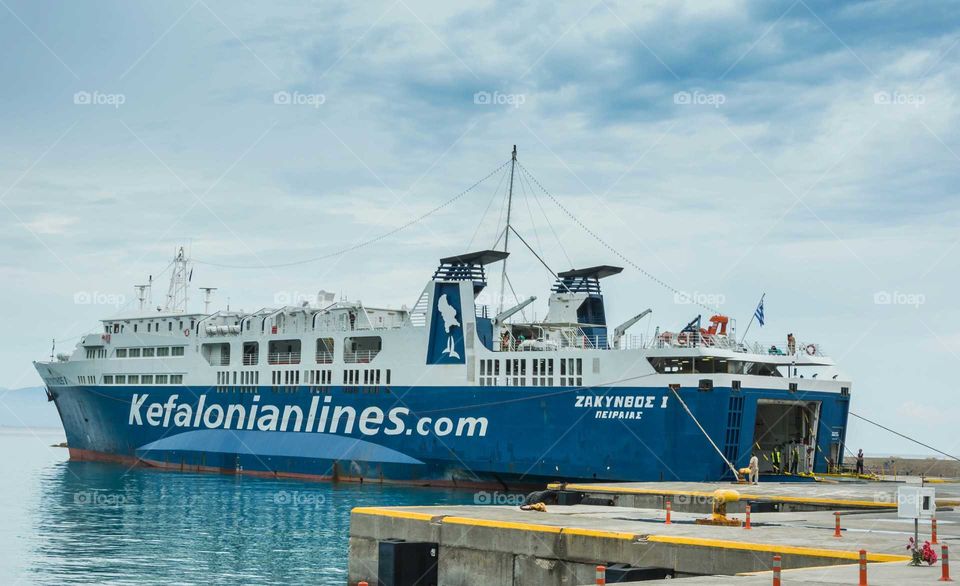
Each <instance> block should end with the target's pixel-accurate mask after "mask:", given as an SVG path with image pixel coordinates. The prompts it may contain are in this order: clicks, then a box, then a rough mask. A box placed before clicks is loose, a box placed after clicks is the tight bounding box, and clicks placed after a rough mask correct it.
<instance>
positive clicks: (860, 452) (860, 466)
mask: <svg viewBox="0 0 960 586" xmlns="http://www.w3.org/2000/svg"><path fill="white" fill-rule="evenodd" d="M857 474H858V475H859V474H863V448H861V449H860V450H858V451H857Z"/></svg>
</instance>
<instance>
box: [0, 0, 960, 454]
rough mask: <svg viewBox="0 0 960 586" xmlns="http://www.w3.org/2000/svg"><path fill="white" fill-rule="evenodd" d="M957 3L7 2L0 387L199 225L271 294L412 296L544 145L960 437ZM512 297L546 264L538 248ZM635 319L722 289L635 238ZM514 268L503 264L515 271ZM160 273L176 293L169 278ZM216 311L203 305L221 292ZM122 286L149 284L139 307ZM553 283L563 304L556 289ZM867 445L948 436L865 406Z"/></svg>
mask: <svg viewBox="0 0 960 586" xmlns="http://www.w3.org/2000/svg"><path fill="white" fill-rule="evenodd" d="M958 23H960V6H958V5H956V4H952V3H929V2H920V1H916V2H911V1H898V2H892V1H889V2H888V1H872V2H846V3H839V4H838V3H835V2H829V1H822V2H820V1H813V0H796V1H793V2H791V1H783V2H781V1H767V2H748V1H729V2H723V1H720V2H710V3H705V2H697V1H689V2H677V1H663V2H655V1H644V2H627V1H616V0H597V1H596V2H591V1H589V0H588V1H587V2H566V3H539V4H533V3H516V2H497V1H495V2H474V3H471V6H470V7H469V8H467V7H461V6H460V5H459V3H448V2H426V1H415V0H387V1H385V2H364V3H355V2H327V3H323V4H320V5H316V6H313V7H304V6H301V5H292V4H289V5H288V4H281V3H261V4H253V3H245V4H242V5H237V4H236V3H231V2H220V1H214V0H196V1H191V0H188V1H186V2H178V1H172V0H171V1H166V2H161V3H136V4H135V3H130V2H109V1H103V2H66V1H64V2H28V1H20V0H2V1H0V79H2V80H3V82H2V83H0V106H2V107H0V128H2V132H0V245H2V250H3V254H2V255H0V279H2V283H3V287H2V288H0V302H2V304H3V306H4V307H6V308H7V309H8V311H7V313H8V316H7V317H6V319H5V323H6V327H5V328H4V331H5V333H6V335H5V336H4V341H3V342H2V343H0V344H2V350H3V351H2V353H0V386H4V387H10V388H16V387H22V386H30V385H35V384H38V383H39V378H38V377H37V376H36V374H35V373H34V372H33V370H32V367H31V365H30V361H31V360H33V359H38V358H43V357H45V356H47V355H48V354H49V351H50V340H51V339H52V338H57V339H58V340H62V341H61V342H60V343H58V346H57V348H58V351H64V350H68V349H69V348H70V347H71V346H72V345H73V344H74V343H75V338H76V336H78V335H80V334H82V333H83V332H85V331H88V330H90V329H92V328H94V327H96V320H98V319H100V318H103V317H107V316H109V315H111V314H114V313H116V312H118V311H121V310H123V309H124V308H126V309H130V303H131V302H132V300H133V297H134V289H133V285H135V284H138V283H142V282H144V281H145V280H146V279H147V276H148V275H155V276H159V275H160V274H161V271H162V270H163V269H164V267H166V266H167V264H168V262H169V259H170V257H171V255H172V253H173V250H174V249H175V247H176V246H177V245H178V244H180V243H183V244H187V245H188V246H189V247H190V251H191V255H192V257H193V258H195V259H196V260H197V261H204V262H207V263H214V264H219V265H240V266H257V267H260V268H256V269H230V268H226V267H222V266H214V264H197V265H196V271H195V273H194V284H195V285H197V286H214V287H219V290H218V292H217V298H216V301H217V303H218V304H219V305H223V304H226V303H227V301H228V300H229V303H230V305H231V307H232V308H244V309H247V310H255V309H258V308H260V307H263V306H265V305H271V304H274V303H275V300H285V299H288V298H296V297H298V296H301V295H312V294H314V293H315V292H316V291H317V290H319V289H325V290H328V291H334V292H337V293H338V294H344V295H347V296H349V297H350V298H354V299H356V298H359V299H361V300H362V301H364V302H365V303H367V304H387V305H393V306H400V305H401V304H408V305H410V304H412V303H414V302H415V301H416V297H417V296H418V294H419V292H420V289H421V287H422V286H423V283H424V281H425V279H427V278H429V276H430V274H431V272H432V270H433V268H434V266H435V264H436V259H437V258H438V257H440V256H445V255H450V254H455V253H458V252H463V251H465V250H467V249H478V248H485V247H488V246H490V245H492V244H493V243H494V240H495V238H496V235H497V232H498V224H499V225H500V226H502V194H503V187H502V185H500V188H499V189H498V180H499V179H501V174H495V175H494V176H493V177H491V178H490V179H488V180H487V181H486V182H484V183H483V184H481V186H480V187H478V188H477V189H475V190H473V191H471V192H470V193H469V194H467V195H466V196H464V197H462V198H461V199H459V200H457V201H456V202H455V203H454V204H452V205H450V206H447V207H444V208H443V209H442V210H441V211H439V212H437V213H435V214H432V215H430V216H429V217H427V219H425V220H424V221H422V222H417V223H415V224H413V225H411V226H410V227H409V228H407V229H405V230H402V231H400V232H398V233H396V234H394V235H392V236H389V237H388V238H385V239H382V240H380V241H378V242H376V243H374V244H372V245H369V246H365V247H362V248H359V249H357V250H354V251H353V252H350V253H348V254H345V255H341V256H339V257H331V258H328V259H326V260H321V261H318V262H314V263H306V264H299V265H294V266H289V267H274V268H264V267H270V266H271V265H278V264H284V263H290V262H295V261H298V260H301V259H310V258H316V257H319V256H323V255H325V254H329V253H331V252H335V251H337V250H340V249H343V248H345V247H350V246H352V245H355V244H357V243H363V242H366V241H367V240H369V239H371V238H375V237H377V236H378V235H380V234H383V233H385V232H388V231H390V230H392V229H393V228H395V227H397V226H400V225H402V224H404V223H406V222H408V221H410V220H411V219H414V218H416V217H418V216H420V215H423V214H425V213H426V212H428V211H429V210H431V209H432V208H434V207H436V206H438V205H440V204H442V203H443V202H445V201H447V200H449V199H450V198H452V197H453V196H454V195H456V194H458V193H460V192H462V191H463V190H464V189H466V188H467V187H470V186H471V185H472V184H474V183H475V182H476V181H478V180H479V179H481V178H483V177H485V176H486V175H488V174H489V173H490V172H491V171H493V170H494V169H497V168H498V167H500V165H502V164H503V163H504V162H505V161H506V160H508V158H509V154H510V149H511V146H512V145H513V144H517V145H518V148H519V153H520V155H519V156H520V161H521V163H522V164H523V165H524V166H525V168H527V169H529V170H530V172H531V173H532V174H533V175H534V176H535V177H536V178H537V179H538V180H539V181H540V183H541V184H542V185H543V187H544V188H545V189H546V190H548V191H549V192H550V193H552V194H553V195H554V196H555V197H556V198H557V200H558V201H560V202H561V203H562V205H563V206H564V207H565V208H566V209H568V210H569V211H570V212H571V213H572V214H574V215H575V216H576V217H577V219H578V220H579V221H580V222H582V223H583V224H584V225H585V226H587V227H588V228H589V229H590V230H592V231H594V232H595V233H596V234H598V235H600V236H601V238H603V239H604V240H605V241H606V242H607V243H609V244H610V245H611V246H612V247H613V248H615V249H616V250H617V251H619V252H620V253H622V254H623V255H624V256H625V257H626V258H628V259H629V261H630V262H631V263H632V264H634V265H636V267H642V268H643V269H644V270H645V271H647V272H649V273H650V274H652V275H654V276H655V277H657V278H658V279H660V280H661V281H663V282H665V283H667V284H669V285H670V286H671V287H673V288H675V289H676V290H680V291H683V292H685V293H687V294H689V295H690V296H693V297H695V298H697V299H702V300H705V301H708V302H710V304H716V305H719V306H720V308H721V309H722V310H723V311H724V312H726V313H729V314H730V315H731V316H732V317H734V318H736V319H737V320H738V323H739V325H740V328H741V331H742V329H743V328H744V327H745V326H746V323H747V322H748V321H749V318H750V315H751V313H752V311H753V307H754V305H755V304H756V302H757V299H758V298H759V297H760V295H761V293H763V292H766V295H767V296H766V314H767V324H766V326H765V327H764V328H762V329H760V328H757V327H756V326H755V327H754V329H753V330H751V337H753V336H754V334H756V339H758V340H760V341H765V342H772V341H775V342H778V343H781V344H782V343H783V340H784V338H785V336H786V334H787V333H788V332H794V333H795V334H796V335H797V337H798V338H799V339H800V340H801V341H803V342H806V341H814V342H817V343H819V344H820V345H821V347H822V348H823V349H824V350H825V351H826V352H828V353H830V354H832V355H833V356H835V357H836V358H838V359H839V360H840V362H841V364H842V368H843V371H844V372H846V373H847V374H849V376H850V377H852V379H853V380H854V381H855V383H854V393H855V399H854V403H853V409H854V411H855V412H858V413H860V414H862V415H865V416H868V417H871V418H875V419H877V420H879V421H881V422H884V423H886V424H888V425H891V426H893V427H895V428H897V429H898V430H901V431H903V432H905V433H908V434H911V435H916V436H918V437H920V438H922V439H924V440H926V441H928V442H929V443H931V444H933V445H935V446H937V447H939V448H941V449H944V450H946V451H948V452H953V453H956V452H957V451H960V445H958V440H957V435H956V432H955V428H954V427H953V425H955V424H956V422H957V421H958V419H960V408H958V403H957V400H956V394H955V393H956V388H955V385H956V383H955V382H954V378H955V377H954V376H953V373H954V372H955V371H956V370H957V368H958V366H960V334H958V328H960V312H958V311H957V309H956V308H955V307H954V306H953V305H952V300H953V299H954V297H955V291H954V290H953V287H955V286H956V285H957V283H958V279H957V277H956V273H957V270H958V268H960V267H958V261H957V257H958V252H960V247H958V246H957V243H958V238H960V233H958V230H957V226H958V221H960V209H958V203H960V202H958V194H957V189H958V188H957V186H958V185H960V181H958V178H960V177H958V175H960V173H958V168H960V167H958V165H960V140H958V138H957V137H958V133H957V130H958V114H960V103H958V91H957V90H958V87H957V80H958V79H960V66H958V63H960V48H958V47H957V44H958V40H960V25H958ZM515 194H516V195H517V196H518V197H517V199H516V200H515V204H516V205H515V206H514V222H515V224H516V227H517V229H518V230H519V231H520V232H521V233H522V234H524V235H525V238H526V239H527V241H528V242H530V244H531V246H533V247H534V248H535V249H536V250H537V251H538V253H540V254H542V256H543V258H544V259H545V260H546V261H547V263H548V264H550V265H551V267H552V268H553V269H554V270H562V269H566V268H570V267H571V266H572V265H575V266H588V265H590V264H598V263H610V264H625V263H624V261H623V260H622V259H621V258H618V257H616V256H615V255H614V254H613V253H612V252H610V251H609V250H607V249H606V248H605V247H604V246H603V245H601V244H599V243H598V242H597V241H596V240H594V239H593V238H592V237H591V236H589V235H588V234H587V233H586V232H585V231H584V230H582V229H581V228H580V226H578V225H577V224H576V223H575V222H574V221H572V220H571V219H570V218H569V217H567V216H566V215H565V214H564V213H563V212H562V211H561V210H560V209H559V208H558V207H557V206H556V205H555V204H554V203H553V202H552V201H551V200H550V199H549V198H548V197H547V196H546V195H545V194H544V193H543V192H541V191H539V190H538V188H536V186H535V185H534V184H533V183H532V182H530V183H522V182H521V183H519V184H518V185H517V189H516V190H515ZM514 250H515V254H514V255H513V257H512V258H511V265H510V266H511V269H513V274H514V278H513V284H514V286H515V289H516V292H517V294H518V295H522V296H526V295H539V296H540V297H541V301H542V300H543V299H545V297H546V294H545V293H546V291H547V288H548V287H549V284H550V280H551V279H550V276H549V274H547V272H546V270H545V269H543V268H542V266H541V265H540V264H539V263H538V262H537V261H536V260H535V259H534V258H533V257H532V256H531V255H530V254H529V253H526V252H525V251H524V250H523V249H522V248H515V249H514ZM605 285H606V291H607V298H608V308H609V312H610V314H611V316H610V318H611V319H610V321H611V322H619V321H622V320H623V319H625V318H627V317H629V316H630V315H633V314H634V313H637V312H639V311H640V310H642V309H645V308H647V307H650V308H653V310H654V313H653V320H652V321H651V322H650V323H649V324H648V323H646V322H643V323H641V324H640V325H638V326H637V330H636V331H635V333H638V334H639V333H646V332H648V331H650V330H649V328H651V327H655V325H661V326H663V327H665V328H671V329H677V328H679V327H681V326H682V325H683V324H684V323H686V321H688V320H689V319H691V318H692V317H694V316H695V315H696V313H698V308H697V307H696V306H695V305H690V304H688V303H683V302H682V301H683V298H680V301H681V302H678V299H677V297H676V295H675V293H674V292H672V291H671V290H670V289H668V288H665V287H663V286H661V285H659V284H657V283H656V282H655V281H653V280H651V279H649V278H647V277H646V276H644V274H642V273H641V272H640V271H638V270H637V269H636V268H634V267H633V266H628V268H627V269H626V270H625V271H624V273H623V274H621V275H619V276H617V277H613V278H611V279H609V280H608V281H607V282H605ZM495 288H496V287H495ZM164 289H165V281H161V282H160V283H159V284H158V286H157V288H156V290H155V296H154V298H155V300H160V299H161V298H162V294H163V293H164ZM194 299H195V303H194V305H193V307H194V308H195V309H201V308H202V304H200V303H199V295H197V294H195V296H194ZM125 304H126V305H125ZM543 309H544V306H543V305H542V304H540V305H539V306H538V309H537V311H538V313H539V315H541V316H542V315H543ZM849 440H850V442H851V444H855V445H856V446H857V447H859V446H863V447H864V448H865V449H866V450H867V451H868V452H873V453H877V452H895V453H923V452H924V450H923V449H921V448H917V447H914V446H912V445H910V444H907V443H904V442H903V441H902V440H898V439H896V438H894V437H893V436H890V435H889V434H887V433H886V432H883V431H879V430H877V429H875V428H871V427H868V426H865V425H864V424H861V423H859V422H857V421H855V420H854V421H852V422H851V434H850V437H849Z"/></svg>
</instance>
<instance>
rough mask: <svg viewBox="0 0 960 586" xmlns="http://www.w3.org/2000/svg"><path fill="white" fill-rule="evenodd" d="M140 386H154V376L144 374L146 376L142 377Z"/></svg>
mask: <svg viewBox="0 0 960 586" xmlns="http://www.w3.org/2000/svg"><path fill="white" fill-rule="evenodd" d="M140 384H144V385H152V384H153V375H152V374H144V375H141V376H140Z"/></svg>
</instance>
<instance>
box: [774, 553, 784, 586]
mask: <svg viewBox="0 0 960 586" xmlns="http://www.w3.org/2000/svg"><path fill="white" fill-rule="evenodd" d="M782 560H783V558H781V557H780V556H779V555H775V556H773V586H780V570H781V569H782V568H781V563H782Z"/></svg>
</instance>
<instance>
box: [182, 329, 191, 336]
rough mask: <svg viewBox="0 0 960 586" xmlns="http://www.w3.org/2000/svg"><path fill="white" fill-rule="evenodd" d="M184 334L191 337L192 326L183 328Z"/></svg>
mask: <svg viewBox="0 0 960 586" xmlns="http://www.w3.org/2000/svg"><path fill="white" fill-rule="evenodd" d="M183 335H184V336H186V337H188V338H189V337H190V328H184V329H183Z"/></svg>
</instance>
